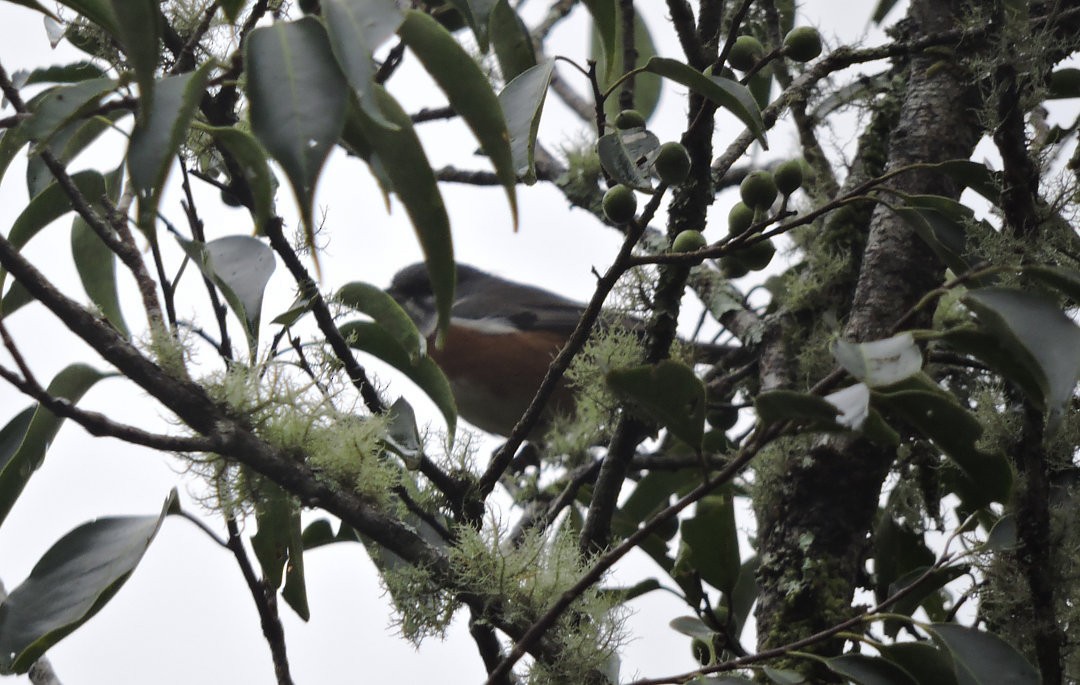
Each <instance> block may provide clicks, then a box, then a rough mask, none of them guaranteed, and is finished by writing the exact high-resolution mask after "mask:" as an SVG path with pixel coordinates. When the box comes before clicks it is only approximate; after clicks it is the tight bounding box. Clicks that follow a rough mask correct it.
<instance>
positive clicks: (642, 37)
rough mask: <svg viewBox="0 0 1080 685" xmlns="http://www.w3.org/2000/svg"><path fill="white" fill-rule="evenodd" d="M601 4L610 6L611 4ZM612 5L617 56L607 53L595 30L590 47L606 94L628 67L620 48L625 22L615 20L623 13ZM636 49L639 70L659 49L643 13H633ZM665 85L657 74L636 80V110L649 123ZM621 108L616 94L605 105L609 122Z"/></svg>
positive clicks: (602, 90)
mask: <svg viewBox="0 0 1080 685" xmlns="http://www.w3.org/2000/svg"><path fill="white" fill-rule="evenodd" d="M601 1H602V2H608V1H610V0H601ZM611 4H613V5H615V6H614V8H613V9H612V12H613V18H612V21H613V22H614V25H615V29H614V30H615V36H614V45H615V49H614V52H611V53H609V52H607V51H606V50H605V48H604V47H603V44H602V43H603V39H602V37H601V36H600V35H599V33H598V32H597V31H596V30H594V31H593V32H592V44H591V46H590V55H591V57H592V58H593V59H595V60H596V77H597V81H599V83H600V91H601V92H605V91H607V89H608V88H609V87H610V86H611V84H613V83H614V82H615V80H616V79H618V78H619V77H620V76H622V75H623V74H624V73H625V72H626V71H627V68H626V65H624V64H623V53H622V48H621V46H622V44H623V39H622V21H621V20H618V19H616V17H619V16H621V10H620V9H619V6H618V3H616V2H611ZM594 26H595V25H594ZM634 49H635V50H636V51H637V59H636V60H635V63H636V65H637V66H639V67H640V66H641V65H642V64H644V63H645V62H648V61H649V60H650V59H652V58H653V57H655V56H656V45H655V43H653V39H652V34H651V33H650V32H649V26H648V24H646V23H645V20H644V19H642V18H641V13H640V12H635V13H634ZM662 85H663V80H662V79H661V78H659V77H658V76H656V75H655V74H649V73H645V74H637V75H636V76H635V77H634V109H636V110H637V111H638V112H640V113H641V115H642V116H643V117H645V120H646V121H648V120H649V118H650V117H652V115H653V112H655V111H656V106H657V105H658V104H659V102H660V90H661V87H662ZM621 108H622V107H621V105H620V104H619V94H618V91H617V90H616V91H615V92H613V93H611V95H609V96H608V98H607V100H605V101H604V114H605V115H606V116H607V118H608V120H609V121H614V119H615V117H616V116H618V114H619V110H620V109H621Z"/></svg>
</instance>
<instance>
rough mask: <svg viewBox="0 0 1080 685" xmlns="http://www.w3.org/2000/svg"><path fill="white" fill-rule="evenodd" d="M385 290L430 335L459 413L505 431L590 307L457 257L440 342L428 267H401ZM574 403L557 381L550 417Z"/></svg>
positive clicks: (432, 351)
mask: <svg viewBox="0 0 1080 685" xmlns="http://www.w3.org/2000/svg"><path fill="white" fill-rule="evenodd" d="M386 292H387V293H388V294H389V295H390V296H391V297H392V298H393V299H394V300H395V301H396V302H397V303H398V304H399V305H401V307H402V309H404V310H405V312H406V313H407V314H408V315H409V317H410V318H411V319H412V320H413V323H415V324H416V327H417V329H418V330H419V331H420V333H421V335H423V336H424V337H425V338H427V339H428V342H429V345H428V354H429V355H430V356H431V358H432V359H433V360H434V361H435V363H437V364H438V365H439V366H440V367H441V368H442V370H443V373H444V374H445V375H446V378H447V380H448V381H449V383H450V389H451V392H453V394H454V400H455V402H456V403H457V408H458V414H459V415H460V416H461V417H462V418H463V419H465V420H466V421H468V422H469V423H470V424H472V425H473V426H475V427H477V428H479V429H480V430H482V431H485V432H487V433H491V434H494V435H500V436H504V437H505V436H509V435H510V433H511V431H512V430H513V428H514V425H515V424H516V423H517V421H518V419H520V418H521V415H522V414H524V413H525V410H526V409H527V408H528V406H529V404H530V402H531V401H532V398H533V396H534V395H535V394H536V391H537V389H539V387H540V384H541V382H542V381H543V379H544V375H545V374H546V373H547V370H548V366H549V365H550V364H551V360H552V359H553V358H554V357H555V355H556V354H558V352H559V350H560V349H561V348H562V346H563V344H565V342H566V340H567V339H568V338H569V337H570V334H571V333H572V332H573V331H574V328H575V327H576V326H577V323H578V320H579V319H580V318H581V314H582V312H584V311H585V305H584V304H582V303H580V302H576V301H574V300H571V299H569V298H566V297H562V296H561V295H557V294H555V293H553V292H550V291H547V290H544V289H542V288H537V287H534V286H530V285H525V284H523V283H517V282H514V281H510V280H507V279H504V278H500V277H498V276H495V275H494V274H490V273H487V272H486V271H481V270H480V269H477V268H475V267H472V266H468V265H466V264H460V263H459V264H458V265H457V287H456V289H455V291H454V302H453V306H452V308H451V310H450V326H449V328H448V330H447V332H446V336H445V338H444V340H443V341H442V345H437V344H435V332H436V331H435V327H436V320H437V314H436V310H435V296H434V294H433V292H432V289H431V280H430V278H429V277H428V272H427V268H426V266H425V265H424V264H423V263H417V264H412V265H410V266H407V267H405V268H403V269H402V270H400V271H399V272H398V273H397V274H395V275H394V277H393V279H392V280H391V282H390V287H389V288H387V290H386ZM572 406H573V399H572V396H571V393H570V390H569V389H568V388H567V387H565V384H562V383H560V385H559V387H558V388H557V389H556V391H555V393H554V394H553V395H552V398H551V401H550V402H549V403H548V408H547V411H546V412H545V417H550V416H551V415H552V412H555V411H561V410H569V409H570V408H571V407H572ZM541 430H542V427H541ZM535 433H536V431H534V434H535Z"/></svg>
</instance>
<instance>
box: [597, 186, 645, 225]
mask: <svg viewBox="0 0 1080 685" xmlns="http://www.w3.org/2000/svg"><path fill="white" fill-rule="evenodd" d="M602 204H603V207H604V216H606V217H607V218H608V221H610V222H611V223H613V224H625V223H629V222H630V221H632V220H633V218H634V215H635V214H637V196H636V195H634V191H633V189H632V188H630V187H629V186H624V185H621V184H620V185H617V186H615V187H613V188H610V189H609V190H608V191H607V192H606V193H604V201H603V203H602Z"/></svg>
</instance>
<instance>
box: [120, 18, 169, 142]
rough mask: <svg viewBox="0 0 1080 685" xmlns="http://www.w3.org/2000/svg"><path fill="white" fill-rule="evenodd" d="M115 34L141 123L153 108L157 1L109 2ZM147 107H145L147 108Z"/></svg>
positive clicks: (158, 22) (158, 24) (158, 20)
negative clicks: (136, 93) (136, 90)
mask: <svg viewBox="0 0 1080 685" xmlns="http://www.w3.org/2000/svg"><path fill="white" fill-rule="evenodd" d="M111 2H112V8H113V12H112V15H113V18H114V19H115V21H116V32H115V33H114V34H113V35H114V36H115V37H116V39H117V40H118V41H119V42H120V45H121V46H122V47H123V49H124V55H125V57H126V60H127V64H128V65H129V66H130V67H131V68H132V69H133V70H134V71H135V80H136V81H137V82H138V84H139V96H140V99H141V103H140V106H139V118H140V120H143V121H145V120H146V117H147V116H148V115H149V114H150V112H151V110H153V109H154V107H153V99H154V85H155V83H154V74H155V72H156V71H157V68H158V57H159V55H160V53H161V47H160V46H159V43H160V42H161V23H162V19H161V10H160V3H159V2H158V0H111ZM148 105H149V106H148Z"/></svg>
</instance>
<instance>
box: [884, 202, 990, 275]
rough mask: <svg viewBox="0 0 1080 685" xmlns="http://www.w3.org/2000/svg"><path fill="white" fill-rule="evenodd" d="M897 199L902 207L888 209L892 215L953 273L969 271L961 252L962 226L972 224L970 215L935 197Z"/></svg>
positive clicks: (964, 238) (964, 231) (964, 235)
mask: <svg viewBox="0 0 1080 685" xmlns="http://www.w3.org/2000/svg"><path fill="white" fill-rule="evenodd" d="M898 194H899V193H898ZM900 195H901V197H903V199H904V202H905V203H906V204H905V205H904V206H900V207H890V208H891V209H892V210H893V212H895V213H896V215H897V216H899V217H900V218H901V219H902V220H903V221H904V223H906V224H907V225H908V226H910V227H911V229H912V230H913V231H915V233H916V234H917V235H918V236H919V237H920V238H922V239H923V241H924V242H925V243H926V244H927V245H929V246H930V249H931V250H933V252H934V254H935V255H937V257H938V259H940V260H941V262H942V263H943V264H944V265H945V266H947V267H949V268H950V269H952V271H953V273H957V274H962V273H965V272H967V271H970V270H971V264H970V263H969V262H968V261H967V259H966V258H965V256H964V252H965V244H966V241H967V228H966V226H967V224H968V223H969V222H971V221H973V220H974V218H973V217H974V212H973V211H972V210H971V209H970V208H968V207H966V206H965V205H962V204H960V203H959V202H956V201H954V200H951V199H949V198H946V197H941V196H939V195H902V194H900Z"/></svg>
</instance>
